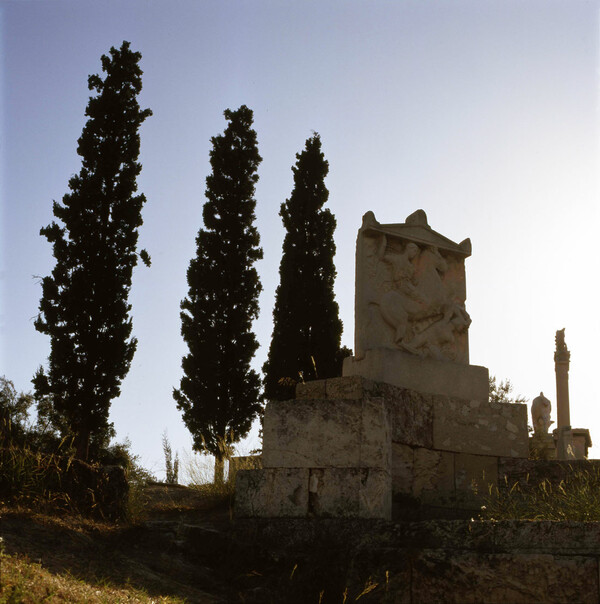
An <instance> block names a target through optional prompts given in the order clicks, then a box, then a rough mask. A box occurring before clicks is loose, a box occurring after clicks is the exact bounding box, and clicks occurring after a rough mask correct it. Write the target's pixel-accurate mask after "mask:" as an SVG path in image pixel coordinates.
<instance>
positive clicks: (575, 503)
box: [481, 468, 600, 522]
mask: <svg viewBox="0 0 600 604" xmlns="http://www.w3.org/2000/svg"><path fill="white" fill-rule="evenodd" d="M481 517H482V519H483V520H512V519H515V520H572V521H580V522H591V521H600V469H598V468H591V469H587V470H580V469H577V470H573V471H572V472H571V473H569V474H567V476H566V478H564V479H563V480H560V481H558V482H556V481H552V480H550V479H548V478H546V479H544V480H543V481H541V482H539V483H536V484H531V483H530V482H529V477H528V478H527V480H526V481H525V482H515V483H514V484H512V485H509V484H508V482H507V481H505V483H504V484H503V485H500V488H498V487H493V488H491V489H490V494H489V496H488V497H486V501H485V505H484V506H483V508H482V512H481Z"/></svg>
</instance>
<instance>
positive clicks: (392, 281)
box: [343, 210, 488, 400]
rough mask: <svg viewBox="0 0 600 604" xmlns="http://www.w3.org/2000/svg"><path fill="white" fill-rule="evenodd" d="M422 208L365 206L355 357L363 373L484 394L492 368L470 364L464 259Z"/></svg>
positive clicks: (434, 390)
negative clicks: (387, 211) (387, 210)
mask: <svg viewBox="0 0 600 604" xmlns="http://www.w3.org/2000/svg"><path fill="white" fill-rule="evenodd" d="M470 255H471V241H470V240H469V239H465V240H464V241H462V242H461V243H459V244H457V243H454V242H453V241H451V240H450V239H448V238H447V237H444V236H443V235H440V234H439V233H437V232H436V231H434V230H433V229H432V228H431V227H430V226H429V224H428V222H427V215H426V214H425V212H424V211H423V210H417V211H416V212H414V213H413V214H411V215H410V216H408V217H407V218H406V221H405V222H404V223H399V224H380V223H379V222H377V220H376V219H375V215H374V214H373V212H367V213H366V214H365V215H364V217H363V223H362V226H361V228H360V230H359V231H358V237H357V243H356V297H355V343H354V352H355V355H354V357H349V358H347V359H345V361H344V368H343V375H344V376H351V375H358V376H362V377H365V378H368V379H373V380H376V381H380V382H386V383H389V384H393V385H395V386H400V387H403V388H412V389H415V390H419V391H420V392H426V393H429V394H443V395H449V396H458V397H461V398H469V399H477V400H487V397H488V371H487V369H486V368H484V367H476V366H472V365H469V337H468V330H469V325H470V324H471V318H470V317H469V314H468V312H467V310H466V308H465V300H466V297H467V294H466V284H465V259H466V258H468V257H469V256H470Z"/></svg>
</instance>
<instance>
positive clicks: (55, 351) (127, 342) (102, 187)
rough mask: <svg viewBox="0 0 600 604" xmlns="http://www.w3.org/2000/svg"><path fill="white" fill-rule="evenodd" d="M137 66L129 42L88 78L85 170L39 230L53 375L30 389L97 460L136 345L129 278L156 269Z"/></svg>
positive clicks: (82, 141)
mask: <svg viewBox="0 0 600 604" xmlns="http://www.w3.org/2000/svg"><path fill="white" fill-rule="evenodd" d="M140 59H141V54H140V53H138V52H133V51H132V50H131V49H130V44H129V42H123V44H122V45H121V48H120V49H116V48H114V47H113V48H111V49H110V53H109V56H107V55H103V56H102V58H101V61H102V70H103V72H105V74H106V76H105V77H104V79H102V78H101V77H100V76H99V75H91V76H90V77H89V79H88V88H89V89H90V90H92V91H95V95H93V96H91V97H90V99H89V102H88V106H87V109H86V112H85V114H86V116H87V117H88V121H87V123H86V124H85V126H84V128H83V132H82V134H81V137H80V138H79V140H78V148H77V153H78V154H79V155H80V156H81V158H82V167H81V170H80V171H79V174H77V175H74V176H73V177H72V178H71V179H70V180H69V189H70V192H69V193H67V194H66V195H64V197H63V198H62V204H61V203H58V202H56V201H55V202H54V204H53V213H54V216H55V217H56V219H57V220H58V222H52V223H51V224H50V225H49V226H47V227H44V228H42V229H41V231H40V234H41V235H43V236H45V237H46V239H47V240H48V241H49V242H50V243H51V244H52V247H53V253H54V258H55V260H56V262H55V266H54V269H53V271H52V274H51V275H50V276H47V277H44V278H43V279H42V298H41V300H40V306H39V315H38V317H37V319H36V321H35V328H36V329H37V330H38V331H39V332H41V333H44V334H47V335H48V336H50V343H51V351H50V356H49V358H48V369H47V371H45V370H43V369H42V368H40V370H39V371H38V373H37V374H36V376H35V378H34V380H33V383H34V386H35V389H36V394H37V396H38V397H47V398H48V400H50V402H51V404H52V408H53V413H54V417H55V419H56V421H57V423H59V424H60V425H61V426H62V427H63V428H64V429H65V430H66V431H67V432H68V433H69V434H70V435H72V436H73V437H74V441H75V445H76V447H77V452H78V455H79V456H80V457H82V458H87V457H88V455H89V454H91V455H92V456H93V454H94V451H95V450H97V449H98V447H99V446H101V445H102V444H103V442H104V441H106V439H107V437H108V436H109V435H110V434H111V430H112V426H111V424H109V421H108V414H109V408H110V404H111V401H112V400H113V399H114V398H115V397H117V396H119V394H120V385H121V382H122V380H123V378H124V377H125V376H126V375H127V372H128V371H129V367H130V365H131V360H132V358H133V355H134V353H135V349H136V344H137V341H136V339H135V338H134V337H131V332H132V320H131V317H130V311H131V305H130V304H129V303H128V295H129V290H130V288H131V279H132V272H133V269H134V267H135V266H136V264H137V261H138V257H141V258H142V260H143V261H144V262H145V263H146V264H148V265H149V263H150V259H149V257H148V254H147V252H145V251H144V250H141V251H140V252H139V255H138V252H137V242H138V228H139V227H140V226H141V225H142V216H141V210H142V206H143V204H144V202H145V201H146V198H145V196H144V195H143V194H137V195H136V191H137V183H136V178H137V176H138V175H139V173H140V171H141V164H140V163H138V162H137V158H138V156H139V152H140V137H139V133H138V131H139V128H140V126H141V124H142V123H143V122H144V120H145V119H146V118H147V117H148V116H150V115H151V114H152V112H151V111H150V110H149V109H140V106H139V104H138V101H137V95H138V94H139V93H140V91H141V89H142V70H141V69H140V66H139V61H140ZM90 443H91V444H92V445H94V446H93V447H92V450H91V451H90V448H89V447H90Z"/></svg>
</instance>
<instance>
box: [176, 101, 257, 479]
mask: <svg viewBox="0 0 600 604" xmlns="http://www.w3.org/2000/svg"><path fill="white" fill-rule="evenodd" d="M224 115H225V119H226V120H227V121H228V122H229V124H228V125H227V127H226V129H225V131H224V133H223V134H221V135H218V136H214V137H213V138H212V139H211V142H212V145H213V147H212V150H211V152H210V164H211V166H212V173H211V174H210V175H209V176H208V177H207V179H206V198H207V201H206V202H205V204H204V208H203V218H204V228H201V229H200V230H199V232H198V236H197V238H196V245H197V252H196V256H195V257H194V258H192V260H191V262H190V265H189V268H188V271H187V281H188V285H189V290H188V295H187V297H186V298H185V299H184V300H183V301H182V302H181V335H182V336H183V339H184V340H185V342H186V344H187V346H188V349H189V354H187V355H186V356H185V357H183V360H182V364H181V366H182V369H183V377H182V378H181V382H180V388H179V389H174V390H173V396H174V398H175V401H176V402H177V406H178V408H179V409H180V410H181V411H182V413H183V419H184V422H185V423H186V425H187V427H188V429H189V431H190V432H191V434H192V438H193V447H194V449H195V450H196V451H199V452H207V453H211V454H212V455H214V456H215V480H216V481H221V480H222V478H223V462H224V459H225V457H226V456H227V454H228V447H229V446H230V445H231V443H232V442H235V441H237V440H239V439H240V438H242V437H243V436H245V435H246V434H247V433H248V431H249V430H250V427H251V425H252V421H253V419H254V418H255V417H256V416H257V415H258V414H259V412H260V410H261V404H260V378H259V376H258V374H257V372H256V371H254V370H252V369H250V362H251V360H252V358H253V356H254V354H255V352H256V349H257V348H258V342H257V341H256V337H255V335H254V333H253V332H252V321H253V319H255V318H256V317H257V315H258V295H259V293H260V291H261V289H262V288H261V284H260V281H259V278H258V273H257V272H256V269H255V268H254V263H255V262H256V261H257V260H259V259H260V258H262V249H261V248H260V247H259V243H260V238H259V235H258V231H257V230H256V227H255V226H254V219H255V213H254V210H255V207H256V200H255V198H254V189H255V185H256V182H257V181H258V175H257V169H258V165H259V164H260V162H261V157H260V155H259V154H258V146H257V142H256V132H255V131H254V130H252V117H253V115H252V111H251V110H250V109H248V107H246V106H245V105H242V106H241V107H240V108H239V109H238V110H237V111H231V110H229V109H228V110H226V111H225V113H224Z"/></svg>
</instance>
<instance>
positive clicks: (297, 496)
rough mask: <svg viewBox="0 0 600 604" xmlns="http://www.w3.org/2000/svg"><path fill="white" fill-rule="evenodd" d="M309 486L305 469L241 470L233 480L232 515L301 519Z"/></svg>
mask: <svg viewBox="0 0 600 604" xmlns="http://www.w3.org/2000/svg"><path fill="white" fill-rule="evenodd" d="M308 485H309V471H308V469H305V468H269V469H264V470H240V471H239V472H238V473H237V475H236V481H235V514H236V516H238V517H239V518H277V517H288V518H296V517H304V516H306V515H307V513H308Z"/></svg>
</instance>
